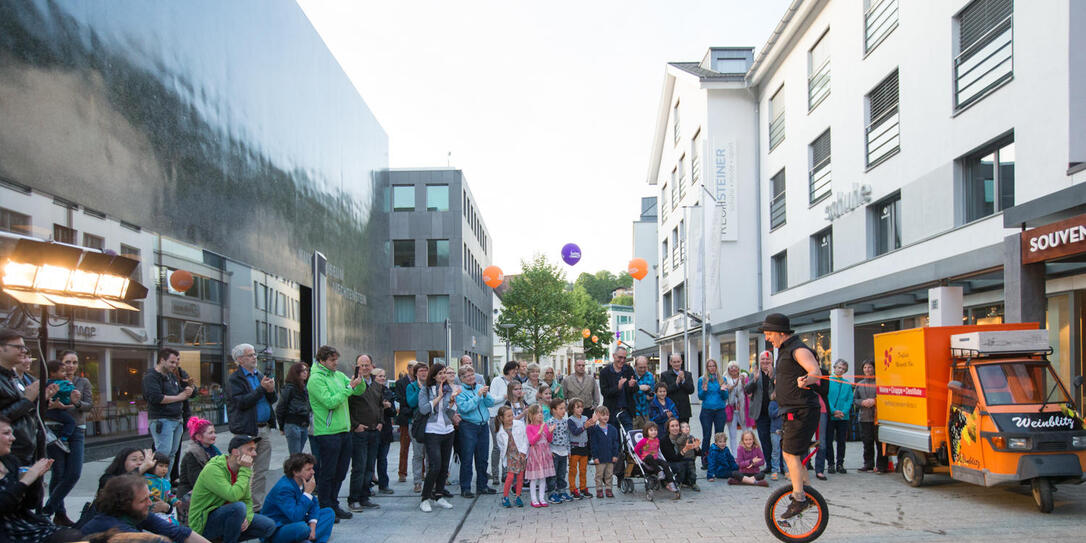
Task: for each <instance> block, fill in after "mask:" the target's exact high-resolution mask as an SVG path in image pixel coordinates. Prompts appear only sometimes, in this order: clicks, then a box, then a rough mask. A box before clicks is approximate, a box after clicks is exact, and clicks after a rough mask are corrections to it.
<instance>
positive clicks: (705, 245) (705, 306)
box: [701, 185, 715, 360]
mask: <svg viewBox="0 0 1086 543" xmlns="http://www.w3.org/2000/svg"><path fill="white" fill-rule="evenodd" d="M702 188H703V189H704V188H705V185H702ZM708 211H709V202H705V209H703V210H702V221H701V222H702V225H701V227H702V229H703V230H704V229H705V228H706V224H708V221H706V220H705V218H706V217H705V216H706V215H707V214H708V213H707V212H708ZM711 235H715V233H713V232H705V233H704V234H702V242H701V245H702V255H701V352H702V355H701V359H702V360H709V294H708V288H709V284H708V281H707V280H706V279H707V278H706V275H707V270H708V269H709V242H710V241H711V240H712V237H711Z"/></svg>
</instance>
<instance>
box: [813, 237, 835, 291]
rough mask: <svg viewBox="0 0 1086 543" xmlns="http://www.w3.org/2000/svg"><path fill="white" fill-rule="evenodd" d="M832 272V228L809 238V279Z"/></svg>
mask: <svg viewBox="0 0 1086 543" xmlns="http://www.w3.org/2000/svg"><path fill="white" fill-rule="evenodd" d="M832 271H833V227H830V228H827V229H825V230H823V231H821V232H819V233H817V234H815V235H813V236H811V277H812V278H813V279H814V278H818V277H822V276H823V275H826V274H827V273H830V272H832Z"/></svg>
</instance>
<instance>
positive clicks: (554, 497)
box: [539, 390, 573, 504]
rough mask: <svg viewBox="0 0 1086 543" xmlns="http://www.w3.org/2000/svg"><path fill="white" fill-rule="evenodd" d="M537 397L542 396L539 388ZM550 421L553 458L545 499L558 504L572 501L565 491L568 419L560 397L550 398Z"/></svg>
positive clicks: (564, 402) (568, 443)
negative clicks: (552, 468) (551, 424)
mask: <svg viewBox="0 0 1086 543" xmlns="http://www.w3.org/2000/svg"><path fill="white" fill-rule="evenodd" d="M539 397H540V398H542V397H543V391H542V390H540V392H539ZM551 423H553V425H554V429H553V432H554V438H553V439H552V440H551V458H552V459H553V460H554V475H552V476H550V477H547V501H549V502H551V503H553V504H559V503H562V502H564V501H566V502H571V501H573V496H570V495H569V493H567V492H566V488H567V487H568V486H569V484H568V483H567V482H566V471H568V470H569V452H570V441H569V421H568V420H567V419H566V401H565V400H563V399H561V398H555V399H553V400H551Z"/></svg>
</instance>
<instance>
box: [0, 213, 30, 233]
mask: <svg viewBox="0 0 1086 543" xmlns="http://www.w3.org/2000/svg"><path fill="white" fill-rule="evenodd" d="M0 230H3V231H5V232H11V233H13V234H22V235H24V236H29V235H30V231H31V223H30V215H23V214H22V213H19V212H17V211H12V210H10V209H4V208H2V207H0Z"/></svg>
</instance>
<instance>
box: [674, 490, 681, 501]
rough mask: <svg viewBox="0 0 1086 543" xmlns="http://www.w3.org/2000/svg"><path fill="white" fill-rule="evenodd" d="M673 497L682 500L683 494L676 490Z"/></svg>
mask: <svg viewBox="0 0 1086 543" xmlns="http://www.w3.org/2000/svg"><path fill="white" fill-rule="evenodd" d="M671 499H673V500H681V499H682V494H680V493H679V491H678V490H676V491H675V494H674V495H673V496H672V497H671Z"/></svg>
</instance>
